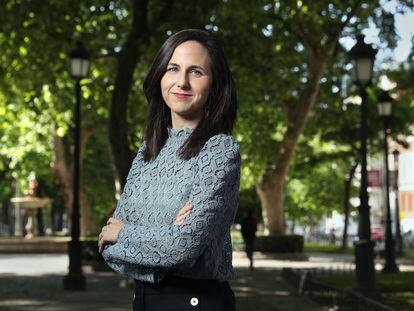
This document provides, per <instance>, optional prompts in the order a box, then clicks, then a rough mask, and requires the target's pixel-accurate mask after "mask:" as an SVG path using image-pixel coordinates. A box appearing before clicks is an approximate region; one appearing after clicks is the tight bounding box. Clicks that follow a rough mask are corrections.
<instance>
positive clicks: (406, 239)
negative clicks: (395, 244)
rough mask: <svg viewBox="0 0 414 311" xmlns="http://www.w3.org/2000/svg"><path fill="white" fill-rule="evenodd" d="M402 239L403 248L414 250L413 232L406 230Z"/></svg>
mask: <svg viewBox="0 0 414 311" xmlns="http://www.w3.org/2000/svg"><path fill="white" fill-rule="evenodd" d="M402 238H403V245H404V247H405V248H414V230H408V231H407V232H406V233H404V234H403V236H402Z"/></svg>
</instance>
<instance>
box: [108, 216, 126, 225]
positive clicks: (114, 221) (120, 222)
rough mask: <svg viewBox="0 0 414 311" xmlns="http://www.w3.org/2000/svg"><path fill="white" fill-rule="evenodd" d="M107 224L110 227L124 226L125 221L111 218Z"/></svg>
mask: <svg viewBox="0 0 414 311" xmlns="http://www.w3.org/2000/svg"><path fill="white" fill-rule="evenodd" d="M106 224H107V225H110V224H123V221H122V220H119V219H116V218H113V217H111V218H109V219H108V221H107V222H106Z"/></svg>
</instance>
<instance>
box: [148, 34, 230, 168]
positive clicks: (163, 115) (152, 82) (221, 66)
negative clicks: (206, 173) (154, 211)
mask: <svg viewBox="0 0 414 311" xmlns="http://www.w3.org/2000/svg"><path fill="white" fill-rule="evenodd" d="M190 40H194V41H197V42H199V43H200V44H201V45H203V46H204V47H205V48H206V49H207V51H208V54H209V56H210V59H211V70H212V74H213V85H212V87H211V91H210V94H209V96H208V98H207V102H206V104H205V109H206V110H207V111H208V113H207V111H206V113H205V114H204V117H203V119H201V120H200V122H199V123H198V125H197V127H196V128H195V129H194V131H193V132H192V133H191V135H190V136H189V137H188V139H187V140H186V142H185V143H184V144H183V146H181V150H180V157H181V158H182V159H189V158H191V157H193V156H195V155H197V154H198V153H199V152H200V150H201V148H202V147H203V146H204V144H205V142H206V141H207V140H208V139H209V138H210V137H212V136H214V135H216V134H219V133H224V134H231V132H232V131H233V127H234V124H235V121H236V113H237V96H236V90H235V87H234V82H233V78H232V75H231V72H230V69H229V66H228V64H227V61H226V58H225V56H224V53H223V51H222V50H221V48H220V45H219V43H218V42H217V40H216V39H214V38H213V37H212V36H211V35H210V34H209V33H207V32H205V31H201V30H197V29H187V30H182V31H180V32H177V33H176V34H174V35H172V36H171V37H169V38H168V39H167V40H166V41H165V42H164V44H163V45H162V47H161V49H160V50H159V52H158V54H157V56H156V57H155V60H154V62H153V64H152V66H151V68H150V70H149V72H148V75H147V77H146V78H145V81H144V85H143V87H144V93H145V96H146V98H147V101H148V110H147V119H146V122H145V128H144V139H145V141H146V148H145V150H144V160H145V161H146V162H148V161H151V160H154V159H155V158H156V157H157V156H158V154H159V153H160V151H161V149H162V147H163V146H164V144H165V142H166V140H167V137H168V130H167V128H168V127H172V124H171V110H170V108H169V107H168V106H167V104H166V103H165V102H164V99H163V98H162V94H161V79H162V77H163V76H164V74H165V71H166V70H167V65H168V62H169V61H170V59H171V57H172V55H173V53H174V50H175V48H176V47H177V46H179V45H180V44H182V43H184V42H186V41H190Z"/></svg>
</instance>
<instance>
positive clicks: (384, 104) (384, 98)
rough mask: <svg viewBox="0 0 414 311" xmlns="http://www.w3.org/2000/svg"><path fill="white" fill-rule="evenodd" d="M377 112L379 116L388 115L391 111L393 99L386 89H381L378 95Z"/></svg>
mask: <svg viewBox="0 0 414 311" xmlns="http://www.w3.org/2000/svg"><path fill="white" fill-rule="evenodd" d="M377 100H378V104H377V108H378V114H379V115H380V116H381V117H389V116H390V115H391V113H392V102H393V101H394V99H393V98H392V97H391V96H390V94H388V92H387V91H381V92H380V93H379V95H378V98H377Z"/></svg>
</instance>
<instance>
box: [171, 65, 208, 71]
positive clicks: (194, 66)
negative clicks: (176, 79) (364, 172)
mask: <svg viewBox="0 0 414 311" xmlns="http://www.w3.org/2000/svg"><path fill="white" fill-rule="evenodd" d="M168 66H175V67H181V66H180V65H178V64H176V63H168ZM188 68H189V69H201V70H203V71H206V70H205V69H204V68H203V67H202V66H200V65H191V66H189V67H188Z"/></svg>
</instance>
